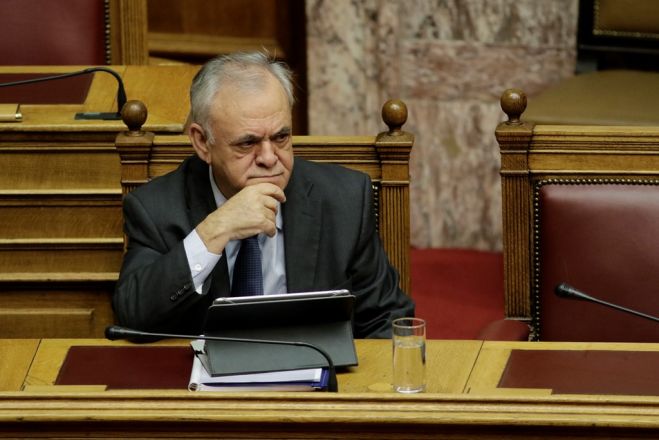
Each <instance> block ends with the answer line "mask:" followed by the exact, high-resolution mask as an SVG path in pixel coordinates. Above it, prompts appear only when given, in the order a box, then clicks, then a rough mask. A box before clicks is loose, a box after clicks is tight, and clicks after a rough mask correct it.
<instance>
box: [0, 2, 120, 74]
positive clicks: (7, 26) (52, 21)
mask: <svg viewBox="0 0 659 440" xmlns="http://www.w3.org/2000/svg"><path fill="white" fill-rule="evenodd" d="M105 18H106V1H105V0H56V1H53V0H3V1H2V2H0V64H2V65H62V64H63V65H72V64H79V65H99V64H100V65H103V64H107V60H106V39H108V38H109V35H107V36H106V26H105V22H106V20H105Z"/></svg>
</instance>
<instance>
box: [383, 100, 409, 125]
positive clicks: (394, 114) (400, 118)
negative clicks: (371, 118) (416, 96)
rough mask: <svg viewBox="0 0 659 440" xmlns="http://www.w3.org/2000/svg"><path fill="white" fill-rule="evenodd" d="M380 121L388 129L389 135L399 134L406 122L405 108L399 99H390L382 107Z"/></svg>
mask: <svg viewBox="0 0 659 440" xmlns="http://www.w3.org/2000/svg"><path fill="white" fill-rule="evenodd" d="M382 120H383V121H384V123H385V124H387V127H389V133H391V134H393V133H398V132H400V131H401V127H402V126H403V124H405V121H407V106H406V105H405V103H404V102H403V101H401V100H400V99H390V100H389V101H387V102H385V103H384V105H383V106H382Z"/></svg>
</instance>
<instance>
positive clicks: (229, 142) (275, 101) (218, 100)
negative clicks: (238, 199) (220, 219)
mask: <svg viewBox="0 0 659 440" xmlns="http://www.w3.org/2000/svg"><path fill="white" fill-rule="evenodd" d="M211 121H212V126H211V127H210V130H211V131H212V134H213V137H214V142H213V143H212V144H210V143H207V151H208V155H207V157H206V158H204V157H202V159H204V160H205V161H206V162H207V163H209V164H210V165H211V167H212V169H213V177H214V178H215V182H216V183H217V186H218V187H219V189H220V191H222V194H224V196H225V197H227V198H230V197H232V196H233V195H234V194H236V193H237V192H238V191H240V190H241V189H243V188H245V187H246V186H249V185H254V184H257V183H261V182H269V183H273V184H275V185H277V186H279V187H280V188H281V189H282V190H283V189H284V188H285V187H286V185H287V184H288V179H289V178H290V176H291V171H292V170H293V146H292V142H291V137H292V133H291V131H292V123H291V108H290V105H289V103H288V99H287V97H286V93H285V92H284V89H283V88H282V86H281V85H280V84H279V82H278V81H277V80H276V79H275V78H274V77H272V76H271V75H268V80H267V81H266V83H265V84H264V87H263V88H259V89H255V90H240V89H238V88H231V87H224V88H222V89H220V91H219V92H218V93H217V95H216V96H215V99H214V105H213V108H212V109H211Z"/></svg>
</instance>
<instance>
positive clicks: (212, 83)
mask: <svg viewBox="0 0 659 440" xmlns="http://www.w3.org/2000/svg"><path fill="white" fill-rule="evenodd" d="M268 73H269V74H272V75H273V76H274V77H275V78H276V79H277V80H278V81H279V83H280V84H281V86H282V87H283V88H284V91H285V92H286V96H287V97H288V103H289V104H290V106H291V108H292V107H293V104H294V103H295V96H294V94H293V73H292V72H291V70H290V69H289V67H288V66H287V65H286V64H285V63H283V62H280V61H277V60H275V59H273V58H271V57H270V56H269V55H267V54H266V53H263V52H239V53H233V54H229V55H220V56H218V57H215V58H213V59H212V60H210V61H208V62H207V63H206V64H204V66H203V67H202V68H201V70H199V72H197V75H195V77H194V79H193V80H192V86H191V87H190V112H191V113H190V116H191V117H190V119H191V121H192V122H196V123H197V124H199V125H201V127H202V128H203V129H204V134H205V136H206V140H207V141H208V142H209V143H213V142H214V139H213V136H212V130H211V120H210V111H211V106H212V103H213V99H214V98H215V95H216V94H217V92H218V91H219V90H220V88H221V87H223V86H225V85H227V84H228V85H229V86H231V87H239V88H243V89H258V88H259V87H261V86H262V85H263V84H264V81H265V78H266V77H265V75H267V74H268Z"/></svg>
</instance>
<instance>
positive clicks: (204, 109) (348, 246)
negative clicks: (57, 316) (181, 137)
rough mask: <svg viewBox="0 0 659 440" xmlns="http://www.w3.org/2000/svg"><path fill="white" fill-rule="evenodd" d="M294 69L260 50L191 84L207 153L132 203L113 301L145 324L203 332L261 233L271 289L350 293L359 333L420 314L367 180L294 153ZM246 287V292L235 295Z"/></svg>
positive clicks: (121, 312)
mask: <svg viewBox="0 0 659 440" xmlns="http://www.w3.org/2000/svg"><path fill="white" fill-rule="evenodd" d="M292 89H293V87H292V83H291V73H290V71H289V70H288V68H287V67H286V66H285V65H283V64H282V63H278V62H275V61H273V60H271V59H269V58H268V57H267V56H266V55H264V54H261V53H251V54H237V55H230V56H223V57H218V58H216V59H214V60H212V61H210V62H209V63H207V64H206V65H205V66H204V67H203V68H202V69H201V70H200V72H199V73H198V74H197V76H196V77H195V79H194V81H193V83H192V87H191V90H190V101H191V118H190V119H191V123H190V126H189V135H190V139H191V142H192V145H193V147H194V150H195V152H196V155H195V156H192V157H190V158H188V159H187V160H185V161H184V162H183V164H181V166H180V167H179V168H178V169H177V170H175V171H173V172H172V173H169V174H167V175H165V176H163V177H160V178H156V179H154V180H153V181H151V182H149V183H148V184H146V185H143V186H142V187H140V188H138V189H136V190H135V191H134V192H132V193H130V194H128V195H127V196H126V197H125V199H124V218H125V231H126V233H127V235H128V249H127V252H126V254H125V257H124V263H123V266H122V270H121V275H120V278H119V282H118V283H117V288H116V291H115V294H114V297H113V307H114V310H115V313H116V315H117V317H118V320H119V322H120V323H121V324H123V325H126V326H130V327H133V328H138V329H140V330H143V331H159V332H170V333H189V334H198V333H200V332H202V331H203V323H204V319H205V316H206V311H207V309H208V307H209V305H210V304H211V303H212V301H213V299H214V298H217V297H220V296H230V295H231V288H232V285H234V287H236V286H237V285H238V284H239V283H238V282H235V283H234V282H232V275H233V274H234V272H235V271H234V267H236V266H237V265H238V263H237V260H238V259H240V257H239V256H238V255H239V254H240V252H241V248H242V247H245V248H246V249H247V246H248V245H246V244H243V243H245V241H244V240H243V239H248V238H249V237H255V238H254V239H253V240H256V241H258V246H257V247H256V249H257V252H259V253H260V254H261V258H260V262H261V266H262V267H261V270H259V271H258V275H259V278H260V277H261V275H262V280H260V279H259V283H260V284H261V286H262V287H261V288H262V291H263V292H264V293H288V292H302V291H313V290H330V289H349V290H350V291H351V292H352V293H353V294H354V295H355V296H356V303H355V316H354V335H355V337H357V338H365V337H389V336H390V335H391V321H392V320H393V319H395V318H398V317H401V316H412V315H413V313H414V305H413V303H412V301H411V300H410V298H409V297H408V296H407V295H405V294H404V293H403V292H402V291H401V290H400V289H399V288H398V274H397V272H396V271H395V269H394V268H393V267H391V265H390V263H389V261H388V259H387V257H386V254H385V253H384V250H383V248H382V245H381V243H380V239H379V237H378V234H377V231H376V227H375V219H374V215H373V197H372V192H371V191H372V190H371V182H370V179H369V178H368V176H366V175H364V174H362V173H359V172H356V171H352V170H348V169H346V168H343V167H339V166H335V165H327V164H318V163H313V162H308V161H305V160H303V159H299V158H298V159H294V158H293V149H292V144H291V136H292V127H291V109H292V106H293V102H294V98H293V93H292ZM234 294H235V293H234Z"/></svg>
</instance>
